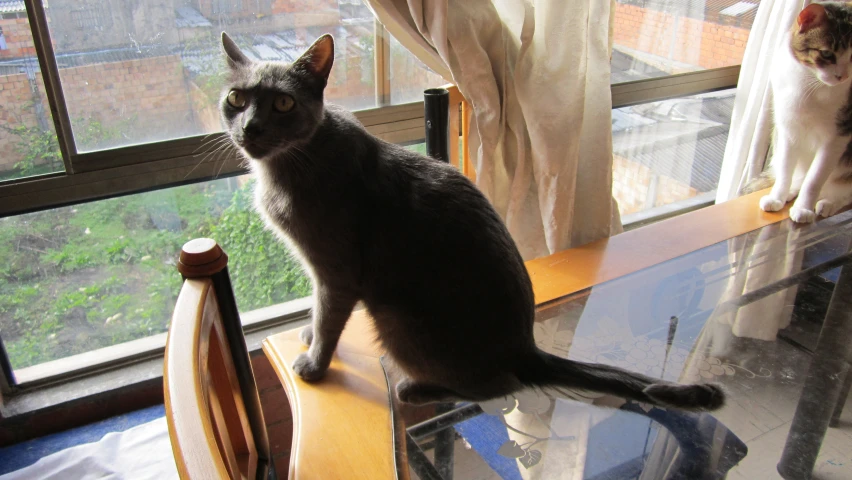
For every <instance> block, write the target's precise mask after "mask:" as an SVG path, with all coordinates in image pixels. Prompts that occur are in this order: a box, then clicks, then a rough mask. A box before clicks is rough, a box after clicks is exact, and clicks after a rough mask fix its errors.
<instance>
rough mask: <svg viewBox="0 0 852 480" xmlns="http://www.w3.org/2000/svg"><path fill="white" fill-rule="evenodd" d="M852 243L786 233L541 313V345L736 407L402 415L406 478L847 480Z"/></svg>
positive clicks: (456, 409)
mask: <svg viewBox="0 0 852 480" xmlns="http://www.w3.org/2000/svg"><path fill="white" fill-rule="evenodd" d="M850 242H852V212H847V213H843V214H840V215H837V216H835V217H832V218H829V219H825V220H822V221H821V222H819V223H817V224H815V225H809V226H795V225H794V224H792V223H791V222H790V221H789V220H785V221H783V222H780V223H776V224H771V225H769V226H766V227H763V228H762V229H759V230H755V231H753V232H750V233H747V234H744V235H740V236H738V237H735V238H732V239H730V240H727V241H725V242H721V243H718V244H715V245H711V246H709V247H706V248H703V249H701V250H698V251H695V252H693V253H690V254H687V255H684V256H681V257H678V258H675V259H673V260H670V261H667V262H664V263H661V264H658V265H655V266H653V267H649V268H646V269H644V270H640V271H638V272H636V273H634V274H631V275H627V276H624V277H621V278H617V279H615V280H612V281H609V282H606V283H603V284H601V285H598V286H595V287H593V288H590V289H587V290H584V291H581V292H578V293H575V294H572V295H569V296H567V297H564V298H561V299H558V300H556V301H553V302H551V303H549V304H546V305H543V306H541V307H540V308H539V311H538V314H537V317H536V324H535V335H536V341H537V343H538V345H539V347H540V348H542V349H544V350H546V351H548V352H550V353H552V354H555V355H560V356H563V357H566V358H570V359H574V360H580V361H587V362H599V363H604V364H608V365H615V366H619V367H622V368H626V369H629V370H633V371H636V372H640V373H643V374H646V375H650V376H653V377H657V378H663V379H666V380H671V381H676V382H680V383H693V382H702V381H712V382H718V383H720V384H722V385H723V386H724V387H725V388H726V390H727V392H728V403H727V404H726V406H725V407H724V408H723V409H721V410H719V411H716V412H712V413H689V412H681V411H676V410H666V409H663V408H658V407H652V406H650V405H645V404H640V403H636V402H632V401H629V402H625V401H624V400H621V399H618V398H613V397H608V396H599V395H594V394H589V393H588V392H554V391H524V392H520V393H518V394H516V395H514V396H513V397H511V398H503V399H497V400H493V401H489V402H485V403H482V404H480V405H476V404H464V403H460V404H455V405H439V406H437V407H431V408H429V407H423V408H419V409H412V408H411V407H405V406H402V405H399V404H395V405H394V415H395V416H396V417H397V419H398V421H400V422H402V423H403V424H404V425H405V427H406V429H407V434H408V435H407V437H408V441H407V444H408V445H407V456H408V464H409V466H410V468H411V472H412V473H411V477H412V478H421V479H427V478H428V479H431V478H444V479H448V478H452V477H455V478H478V479H479V478H481V479H486V478H505V479H509V478H511V479H514V478H523V479H533V478H535V479H538V478H572V479H574V478H576V479H704V478H707V479H710V478H713V479H716V478H726V477H727V478H755V477H756V476H759V478H777V476H778V475H779V474H780V475H781V477H782V478H785V479H800V478H810V477H811V474H812V472H817V473H819V475H816V474H815V475H814V476H819V477H820V478H823V477H825V478H852V458H850V453H849V452H850V451H852V422H850V420H852V416H850V415H852V412H850V411H849V410H852V409H846V410H845V411H844V408H843V407H844V405H845V403H846V402H847V401H848V396H849V395H848V393H849V385H850V380H852V375H848V371H849V363H848V360H849V358H850V353H852V349H850V346H852V342H850V338H852V305H850V301H852V266H848V265H849V264H850V263H852V253H850ZM387 371H388V373H389V375H390V377H391V378H390V381H391V384H392V383H393V381H394V379H393V370H392V369H388V370H387ZM399 447H401V446H399ZM775 472H778V473H775Z"/></svg>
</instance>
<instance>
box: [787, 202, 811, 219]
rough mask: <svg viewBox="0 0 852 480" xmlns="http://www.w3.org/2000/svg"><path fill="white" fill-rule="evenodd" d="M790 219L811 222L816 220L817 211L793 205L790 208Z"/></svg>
mask: <svg viewBox="0 0 852 480" xmlns="http://www.w3.org/2000/svg"><path fill="white" fill-rule="evenodd" d="M790 219H792V220H793V221H794V222H796V223H811V222H813V221H814V220H816V213H815V212H814V211H813V210H808V209H807V208H802V207H797V206H796V205H793V208H791V209H790Z"/></svg>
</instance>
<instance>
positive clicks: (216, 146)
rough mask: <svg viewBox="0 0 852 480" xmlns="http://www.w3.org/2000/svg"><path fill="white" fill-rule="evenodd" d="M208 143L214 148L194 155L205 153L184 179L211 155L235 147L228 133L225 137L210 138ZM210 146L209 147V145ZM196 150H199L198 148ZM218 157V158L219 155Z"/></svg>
mask: <svg viewBox="0 0 852 480" xmlns="http://www.w3.org/2000/svg"><path fill="white" fill-rule="evenodd" d="M208 144H209V145H212V146H213V148H212V149H210V150H208V151H206V152H204V153H199V154H196V155H194V156H195V157H197V156H199V155H204V156H203V157H201V160H199V161H198V163H196V164H195V166H194V167H192V169H191V170H190V171H189V172H187V174H186V175H184V176H183V178H184V179H186V178H187V177H189V176H190V175H191V174H192V172H194V171H195V170H196V169H197V168H198V167H200V166H201V164H202V163H204V162H206V161H207V160H209V159H211V157H213V156H214V155H216V154H218V153H220V152H222V151H223V150H226V151H227V150H229V149H232V148H234V146H233V144H232V143H231V139H230V138H228V136H227V135H226V136H223V137H219V138H215V139H213V140H210V141H209V142H208ZM199 148H201V147H199ZM208 148H209V147H208ZM196 150H198V149H196ZM217 158H218V157H217ZM223 165H224V164H223Z"/></svg>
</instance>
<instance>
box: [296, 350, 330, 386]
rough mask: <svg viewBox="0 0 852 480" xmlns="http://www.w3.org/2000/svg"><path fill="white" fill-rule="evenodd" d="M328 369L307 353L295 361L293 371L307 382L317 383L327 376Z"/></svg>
mask: <svg viewBox="0 0 852 480" xmlns="http://www.w3.org/2000/svg"><path fill="white" fill-rule="evenodd" d="M327 370H328V367H327V366H326V367H323V366H321V365H319V364H318V363H317V362H315V361H314V359H313V358H311V356H310V355H308V354H307V353H303V354H301V355H299V356H298V357H296V360H294V361H293V371H294V372H296V375H298V376H299V377H301V378H302V380H304V381H306V382H315V381H317V380H319V379H321V378H322V377H323V376H325V372H326V371H327Z"/></svg>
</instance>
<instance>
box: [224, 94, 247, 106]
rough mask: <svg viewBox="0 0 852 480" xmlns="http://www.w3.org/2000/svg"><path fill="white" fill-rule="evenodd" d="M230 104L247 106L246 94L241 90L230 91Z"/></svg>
mask: <svg viewBox="0 0 852 480" xmlns="http://www.w3.org/2000/svg"><path fill="white" fill-rule="evenodd" d="M228 105H230V106H232V107H234V108H243V107H245V106H246V95H245V94H244V93H243V92H241V91H239V90H231V91H230V92H228Z"/></svg>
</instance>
